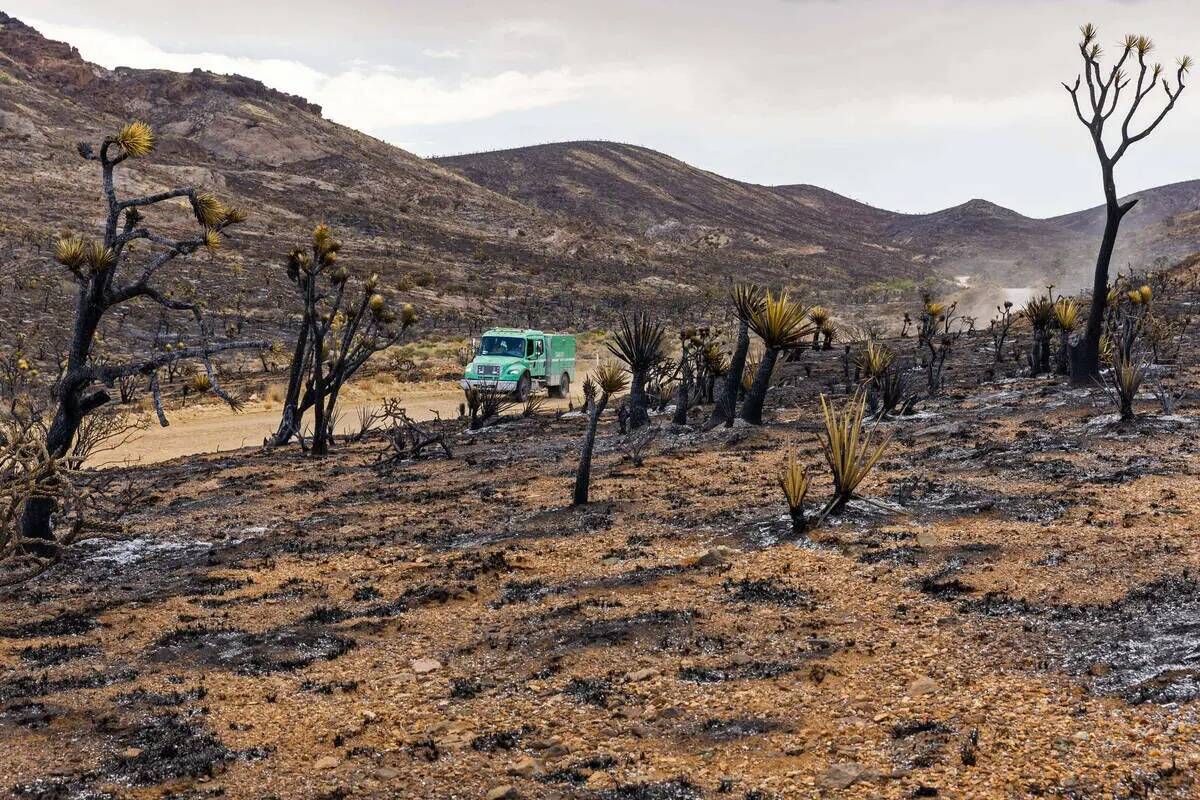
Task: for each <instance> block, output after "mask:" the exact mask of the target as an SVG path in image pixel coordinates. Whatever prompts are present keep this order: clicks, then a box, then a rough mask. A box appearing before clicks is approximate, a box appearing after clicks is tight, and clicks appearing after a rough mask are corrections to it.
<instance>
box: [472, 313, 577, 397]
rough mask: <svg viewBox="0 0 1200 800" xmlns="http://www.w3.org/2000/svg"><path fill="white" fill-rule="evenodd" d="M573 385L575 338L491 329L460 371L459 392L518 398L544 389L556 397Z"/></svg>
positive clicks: (534, 332) (560, 334)
mask: <svg viewBox="0 0 1200 800" xmlns="http://www.w3.org/2000/svg"><path fill="white" fill-rule="evenodd" d="M574 382H575V336H574V335H573V334H569V333H545V332H544V331H538V330H529V329H520V328H493V329H491V330H489V331H487V332H486V333H484V334H483V336H482V337H481V338H480V340H479V348H478V349H477V351H476V353H475V358H474V359H473V360H472V361H471V363H470V364H468V365H467V367H466V369H465V370H464V371H463V388H464V389H466V388H470V387H473V386H494V387H495V388H497V389H499V390H500V391H503V392H513V393H515V394H517V395H518V396H522V395H523V394H528V392H529V391H532V390H535V389H540V388H545V389H547V390H548V391H549V392H550V393H551V394H552V395H557V396H560V397H563V396H566V395H568V394H570V390H571V385H572V384H574Z"/></svg>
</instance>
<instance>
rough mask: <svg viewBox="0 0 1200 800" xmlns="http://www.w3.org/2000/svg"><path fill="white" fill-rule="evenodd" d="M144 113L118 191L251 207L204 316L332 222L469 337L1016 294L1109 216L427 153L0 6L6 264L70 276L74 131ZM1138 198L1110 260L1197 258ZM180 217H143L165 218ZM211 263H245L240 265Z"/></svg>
mask: <svg viewBox="0 0 1200 800" xmlns="http://www.w3.org/2000/svg"><path fill="white" fill-rule="evenodd" d="M135 118H137V119H144V120H145V121H147V122H149V123H150V124H151V125H153V126H154V128H155V129H156V131H157V133H158V135H159V145H158V148H157V150H156V152H155V153H154V154H153V155H152V156H151V157H149V158H146V159H139V160H136V161H130V162H128V166H129V168H128V169H125V170H123V171H122V175H123V178H122V181H123V183H122V185H121V188H122V190H123V191H127V192H138V193H144V192H151V191H157V190H161V189H164V188H167V187H171V186H175V185H180V184H194V185H196V186H199V187H205V188H211V189H213V190H214V191H216V192H217V193H218V194H220V195H222V196H223V197H225V198H226V199H228V200H229V201H231V202H233V203H236V204H238V205H241V206H243V207H245V208H246V209H247V210H249V211H250V212H251V217H250V220H249V222H248V223H247V224H246V225H245V226H243V228H242V229H239V230H238V232H237V233H236V235H235V236H233V237H231V240H230V242H229V244H228V247H227V248H226V249H225V250H224V251H223V252H222V253H220V254H218V255H216V256H203V257H201V258H200V259H199V260H198V263H197V264H196V265H195V266H194V267H193V268H192V269H191V270H190V271H188V272H185V273H184V276H183V278H182V279H181V285H180V286H179V287H178V289H179V290H180V291H188V292H195V293H197V294H199V295H201V296H205V295H207V296H211V298H212V300H211V302H212V303H213V304H214V306H215V305H216V304H219V303H220V302H229V301H230V298H232V297H234V296H235V295H238V296H239V297H240V296H242V295H244V302H245V304H246V305H247V306H249V308H250V309H251V310H252V311H253V312H254V313H255V314H257V315H258V316H259V317H260V318H261V319H262V320H263V322H264V324H275V323H278V322H279V321H280V320H281V318H282V315H284V314H285V313H287V311H288V309H291V308H292V307H293V303H294V298H293V297H292V288H291V287H290V286H289V285H288V284H287V282H286V280H285V279H284V277H283V269H282V261H283V258H284V256H285V254H286V253H287V252H288V251H289V250H290V249H291V247H293V246H294V245H296V244H300V243H303V242H304V241H305V239H306V237H307V235H308V232H309V231H310V230H311V228H312V226H313V225H314V224H316V223H318V222H328V223H329V224H331V225H332V226H334V228H335V230H336V231H337V233H338V234H339V235H340V236H341V237H342V238H343V239H344V240H345V241H346V249H345V255H346V258H347V263H349V264H350V265H351V266H353V267H359V268H361V271H362V273H363V274H366V273H369V272H371V271H376V272H379V273H380V275H381V277H382V278H383V281H384V282H385V283H390V284H392V285H402V286H404V287H405V288H404V292H403V293H404V295H405V299H406V300H411V301H413V302H415V303H416V304H418V305H419V306H420V307H421V308H422V311H423V312H424V314H425V319H426V322H427V324H428V326H429V327H428V329H437V328H439V327H440V328H442V329H461V323H462V318H463V317H465V316H466V317H474V318H477V319H479V320H482V321H485V322H493V321H504V322H510V323H524V322H527V321H528V322H535V323H536V324H542V325H547V326H551V325H562V324H571V325H575V326H580V325H581V324H583V325H589V326H591V325H603V324H607V322H608V321H610V320H611V316H612V313H613V311H614V310H615V309H617V308H621V307H625V306H628V305H629V304H630V303H637V304H645V303H655V304H659V305H674V306H676V307H677V306H679V305H681V304H687V303H692V302H695V301H696V300H697V299H699V298H702V297H703V296H704V293H705V292H709V293H712V292H714V291H719V288H720V286H721V285H722V284H723V283H724V281H725V280H727V279H729V278H733V277H738V278H752V279H756V280H760V281H763V282H766V283H771V284H782V285H791V286H798V287H809V288H812V289H813V290H815V291H819V292H821V293H838V292H845V291H848V290H852V289H854V288H856V287H860V286H863V285H866V284H877V283H885V282H887V281H889V280H893V279H912V280H921V279H924V278H926V277H929V276H933V275H940V276H952V275H955V274H960V273H972V274H981V275H988V276H989V277H991V278H993V279H994V280H996V281H997V282H999V283H1004V284H1007V285H1013V282H1017V283H1018V284H1021V285H1023V284H1024V283H1026V282H1029V281H1039V280H1042V279H1043V278H1044V277H1045V276H1046V275H1047V273H1048V272H1050V271H1052V270H1054V269H1060V268H1061V269H1070V268H1081V269H1082V268H1086V267H1087V265H1088V264H1090V262H1091V259H1092V258H1093V254H1094V249H1095V247H1096V238H1097V237H1098V225H1102V222H1103V218H1102V214H1101V213H1099V212H1098V211H1097V210H1096V209H1091V210H1086V211H1081V212H1078V213H1076V214H1071V215H1066V216H1064V217H1058V218H1055V219H1050V220H1036V219H1031V218H1028V217H1025V216H1022V215H1021V214H1018V213H1016V212H1014V211H1010V210H1008V209H1004V208H1001V207H999V206H996V205H994V204H991V203H988V202H986V201H983V200H973V201H970V202H968V203H965V204H963V205H960V206H956V207H954V208H950V209H946V210H943V211H938V212H935V213H932V214H920V215H914V214H899V213H895V212H891V211H887V210H884V209H879V208H875V207H872V206H870V205H867V204H864V203H861V202H857V201H855V200H851V199H849V198H846V197H842V196H841V195H838V194H836V193H834V192H830V191H827V190H825V189H822V188H820V187H816V186H809V185H803V184H798V185H788V186H773V187H772V186H760V185H755V184H749V183H745V182H742V181H737V180H733V179H730V178H725V177H722V176H720V175H716V174H714V173H711V172H707V171H704V170H701V169H697V168H695V167H692V166H690V165H688V164H686V163H684V162H682V161H680V160H678V159H675V158H672V157H670V156H668V155H664V154H662V153H657V152H655V151H653V150H649V149H646V148H643V147H637V146H634V145H624V144H614V143H609V142H570V143H562V144H551V145H541V146H536V147H526V148H519V149H516V150H505V151H497V152H489V153H480V154H474V155H464V156H456V157H451V158H441V159H435V160H426V159H422V158H419V157H417V156H414V155H412V154H411V153H408V152H406V151H404V150H402V149H400V148H397V147H394V146H392V145H389V144H386V143H384V142H381V141H379V140H377V139H374V138H372V137H370V136H367V135H365V134H362V133H360V132H358V131H355V130H352V129H350V128H347V127H345V126H342V125H338V124H336V123H333V122H331V121H329V120H327V119H325V118H323V116H322V115H321V109H320V107H318V106H316V105H314V104H312V103H309V102H308V101H306V100H305V99H303V98H300V97H296V96H293V95H288V94H285V93H282V92H278V91H275V90H273V89H271V88H269V87H267V86H265V85H263V84H262V83H260V82H258V81H255V80H252V79H249V78H244V77H240V76H236V75H233V76H222V75H215V74H212V73H207V72H202V71H199V70H196V71H193V72H190V73H175V72H168V71H164V70H142V69H128V68H118V69H115V70H108V69H104V68H102V67H99V66H96V65H94V64H90V63H88V62H86V61H84V60H83V59H82V58H81V57H80V55H79V53H78V52H77V51H76V50H75V49H74V48H73V47H71V46H70V45H69V44H65V43H61V42H54V41H50V40H48V39H46V38H44V37H42V36H41V35H40V34H39V33H38V32H37V31H36V30H34V29H33V28H31V27H29V26H27V25H25V24H23V23H21V22H20V21H19V20H16V19H14V18H12V17H9V16H7V15H4V14H3V13H2V12H0V144H2V146H0V244H2V245H3V247H4V250H5V252H6V253H7V255H8V258H7V263H6V264H0V269H12V270H13V271H14V273H17V274H24V273H28V274H33V275H46V276H53V278H54V279H56V280H57V279H61V278H62V277H63V275H62V273H61V271H60V270H58V269H57V268H56V267H55V266H54V265H53V264H51V263H50V262H49V258H48V256H47V250H46V247H47V245H49V244H50V243H51V242H52V241H53V239H54V237H55V236H56V235H58V234H59V233H61V232H64V231H71V232H82V233H86V232H89V231H95V230H96V229H97V226H98V224H99V222H100V219H99V213H100V211H101V205H100V201H99V200H100V198H99V187H98V181H97V175H96V168H95V165H94V164H90V163H88V162H85V161H83V160H82V159H80V158H79V156H78V154H77V153H76V150H75V145H76V142H78V141H80V140H92V141H98V140H99V139H100V138H101V137H102V136H103V135H106V134H108V133H111V132H113V131H115V130H116V129H117V128H118V127H119V126H120V125H121V124H122V123H123V122H125V121H127V120H129V119H135ZM1141 196H1142V197H1143V200H1142V203H1140V204H1139V208H1138V209H1137V210H1136V211H1135V212H1134V213H1133V214H1132V215H1131V216H1130V217H1129V221H1128V222H1127V226H1126V230H1125V234H1124V235H1123V237H1122V241H1121V246H1120V250H1119V252H1118V257H1117V262H1116V263H1118V264H1124V263H1125V262H1126V261H1133V262H1135V263H1139V264H1148V263H1150V262H1152V261H1153V260H1154V259H1156V258H1159V257H1164V258H1167V259H1171V260H1174V259H1178V258H1181V257H1183V256H1185V255H1187V254H1190V253H1192V252H1195V251H1197V250H1200V212H1197V211H1196V209H1197V207H1198V206H1200V182H1197V181H1190V182H1186V183H1180V184H1173V185H1171V186H1165V187H1159V188H1157V189H1152V190H1149V191H1147V192H1143V193H1141ZM158 213H159V214H161V212H158ZM186 219H187V217H186V214H183V213H180V214H179V216H178V220H177V219H175V218H174V215H166V214H161V219H160V218H159V217H158V216H156V217H155V218H154V220H153V221H154V222H155V223H157V224H161V225H164V226H166V227H167V230H168V231H169V230H171V226H172V225H173V224H176V222H178V221H179V220H182V221H185V222H186ZM204 259H214V260H215V261H216V262H217V263H218V264H221V265H225V266H231V265H232V264H235V263H240V264H241V265H242V266H244V267H245V270H244V272H243V274H244V275H245V276H247V277H245V278H242V279H240V282H239V281H238V280H235V271H233V270H212V269H208V268H207V267H208V266H211V262H207V261H205V260H204ZM201 275H203V278H201V277H200V276H201ZM239 302H241V301H240V300H239ZM62 305H63V308H61V309H58V311H59V312H61V313H63V314H65V313H68V312H69V308H67V307H66V306H67V305H68V304H67V303H65V302H64V303H63V304H62ZM9 313H15V312H9ZM47 313H49V312H47ZM21 314H24V315H25V317H26V318H32V316H33V315H32V312H30V311H28V310H25V311H22V312H21ZM581 320H584V322H582V323H581Z"/></svg>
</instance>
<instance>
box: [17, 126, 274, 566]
mask: <svg viewBox="0 0 1200 800" xmlns="http://www.w3.org/2000/svg"><path fill="white" fill-rule="evenodd" d="M154 144H155V138H154V132H153V131H152V130H151V128H150V127H149V126H148V125H146V124H144V123H141V122H131V123H129V124H128V125H126V126H124V127H123V128H122V129H121V130H120V131H119V132H118V133H117V134H116V135H113V136H108V137H106V138H105V139H103V140H102V141H101V142H100V144H99V147H98V148H97V147H95V146H93V145H91V144H88V143H86V142H84V143H80V145H79V148H78V149H79V154H80V155H81V156H82V157H83V158H84V159H85V160H87V161H90V162H95V163H96V164H98V165H99V167H100V181H101V191H102V196H103V198H104V207H105V215H104V219H105V221H104V232H103V234H102V236H101V237H100V238H98V239H91V238H85V237H82V236H68V237H66V238H63V239H60V240H59V241H58V244H57V246H56V248H55V256H56V258H57V260H58V262H59V263H60V264H62V265H63V266H64V267H66V269H67V270H68V271H69V272H70V274H71V278H72V279H73V280H74V282H75V284H76V285H77V286H78V297H77V300H76V303H75V316H74V320H73V323H72V327H71V339H70V343H69V345H68V348H67V353H66V364H65V367H64V368H63V373H62V376H61V378H60V379H59V380H58V382H57V383H56V385H55V387H54V390H53V398H52V401H53V404H54V411H53V416H52V418H51V421H50V423H49V426H48V427H47V429H46V433H45V439H44V443H43V445H44V449H45V452H46V454H47V456H48V457H49V458H51V459H55V460H58V459H62V458H63V457H65V456H67V454H68V453H69V452H70V450H71V447H72V444H73V442H74V440H75V437H76V434H77V432H78V431H79V428H80V425H81V424H82V423H83V420H84V418H85V417H86V416H87V415H88V414H90V413H92V412H94V411H95V410H97V409H98V408H100V407H101V406H103V405H105V404H106V403H108V402H109V400H110V395H109V390H110V389H112V388H113V387H114V386H115V385H116V384H117V382H118V381H120V380H121V379H122V378H125V377H127V376H130V375H142V376H145V377H146V379H147V381H148V383H149V387H150V391H151V396H152V398H153V400H154V404H155V407H156V409H157V411H158V415H159V420H160V422H162V423H163V424H166V418H165V415H164V414H163V410H162V403H161V397H160V394H159V384H158V374H159V370H161V369H162V368H163V367H165V366H167V365H170V364H173V363H175V362H178V361H181V360H185V359H193V360H198V361H200V362H201V363H202V364H203V367H204V370H205V373H206V374H207V375H208V378H209V380H210V386H211V389H212V391H213V392H214V393H215V394H217V395H218V396H219V397H221V398H222V399H224V400H226V401H227V402H229V403H230V405H232V406H234V407H235V408H236V407H237V405H238V402H237V399H236V398H234V397H232V396H231V395H229V394H227V393H226V392H224V391H223V390H222V389H221V387H220V385H219V383H218V380H217V375H216V371H215V369H214V368H213V364H212V362H211V360H210V358H211V356H212V355H213V354H215V353H218V352H221V351H227V350H235V349H239V348H241V349H254V348H263V347H267V346H268V345H269V343H268V342H257V341H213V340H212V338H211V336H210V331H209V328H208V326H207V324H206V323H205V319H204V315H203V313H202V311H201V306H200V304H199V302H196V301H188V300H182V299H178V298H176V297H173V296H172V294H171V293H170V291H168V290H166V289H163V288H162V287H161V286H160V285H159V284H158V282H157V280H158V279H161V278H162V274H163V272H164V270H166V269H167V268H168V267H170V266H171V265H172V264H174V263H175V262H176V260H177V259H179V258H182V257H187V256H190V255H192V254H194V253H196V252H198V251H201V250H208V251H216V250H217V249H218V248H220V246H221V243H222V236H223V233H224V232H225V231H226V230H227V229H228V228H230V227H232V226H234V225H236V224H238V223H240V222H242V221H243V220H245V218H246V215H245V214H244V213H243V212H241V211H240V210H238V209H236V208H232V207H230V206H227V205H225V204H224V203H223V202H221V201H220V200H218V199H217V198H216V197H215V196H214V195H212V194H209V193H208V192H204V191H200V190H197V189H195V188H193V187H182V188H177V189H169V190H167V191H163V192H158V193H155V194H151V195H146V196H142V197H127V198H122V197H120V196H119V195H118V192H117V188H116V181H115V177H114V174H115V172H116V169H117V167H119V166H120V165H121V164H122V163H124V162H125V161H126V160H127V159H130V158H141V157H144V156H147V155H149V154H150V153H151V152H152V151H153V150H154ZM178 201H183V202H184V203H186V204H187V207H188V208H189V210H190V212H191V214H192V216H193V217H194V218H195V221H196V224H197V226H198V230H197V232H196V233H195V234H194V235H193V236H191V237H187V238H183V239H173V238H170V237H167V236H163V235H161V234H158V233H155V232H154V231H153V230H152V229H151V227H150V226H149V225H148V224H147V222H146V217H145V214H144V212H145V211H148V210H150V209H156V210H158V209H161V210H168V209H174V208H177V204H178ZM135 242H138V243H141V242H145V243H147V244H148V245H149V247H147V248H146V249H145V250H144V251H143V250H136V251H135V248H134V247H133V246H132V245H133V244H134V243H135ZM139 300H141V301H145V302H149V303H155V304H157V305H159V306H161V307H162V308H163V309H164V310H165V311H172V312H182V313H186V314H189V315H190V316H191V317H192V318H193V320H194V322H195V325H196V328H197V339H196V341H197V344H195V345H192V346H190V347H177V348H174V349H173V350H171V351H169V352H162V351H159V352H148V353H142V354H137V353H136V348H131V349H134V350H135V354H134V355H131V356H129V357H128V358H124V359H122V360H120V361H116V360H106V361H105V362H104V363H99V362H98V361H97V359H96V358H95V352H94V345H95V342H96V339H97V336H98V332H99V330H100V327H101V323H102V322H103V320H104V319H105V317H106V315H108V314H109V312H111V311H113V310H114V309H117V308H119V307H121V306H124V305H126V304H129V303H132V302H135V301H139ZM59 510H60V507H59V502H58V500H57V499H56V498H55V497H53V496H48V495H47V494H45V493H37V494H34V495H31V496H29V497H28V498H27V499H26V500H25V501H24V502H23V506H22V520H21V528H22V537H23V541H24V542H25V545H24V546H25V547H27V548H29V549H31V550H33V551H35V552H36V553H37V554H38V555H42V556H48V557H53V556H55V555H56V554H57V553H58V551H59V546H58V544H57V543H56V541H55V533H54V519H55V515H56V513H57V512H58V511H59Z"/></svg>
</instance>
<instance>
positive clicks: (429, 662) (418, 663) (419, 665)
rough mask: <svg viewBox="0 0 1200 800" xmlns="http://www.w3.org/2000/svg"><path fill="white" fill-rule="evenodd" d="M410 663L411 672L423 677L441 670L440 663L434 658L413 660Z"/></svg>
mask: <svg viewBox="0 0 1200 800" xmlns="http://www.w3.org/2000/svg"><path fill="white" fill-rule="evenodd" d="M411 663H412V669H413V672H415V673H417V674H418V675H425V674H427V673H430V672H435V671H437V670H439V669H441V668H442V662H440V661H438V660H437V659H436V658H414V659H413V660H412V662H411Z"/></svg>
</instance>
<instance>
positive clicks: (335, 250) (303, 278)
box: [272, 225, 416, 455]
mask: <svg viewBox="0 0 1200 800" xmlns="http://www.w3.org/2000/svg"><path fill="white" fill-rule="evenodd" d="M341 249H342V243H341V242H339V241H338V240H336V239H334V238H333V234H332V232H331V231H330V230H329V227H328V226H326V225H318V226H317V227H316V229H315V230H313V235H312V242H311V244H310V246H309V247H308V248H299V247H298V248H296V249H294V250H292V252H291V254H290V255H289V256H288V259H287V274H288V278H290V279H291V281H292V283H294V284H295V285H296V288H297V289H298V290H299V292H300V296H301V299H302V301H303V303H304V308H303V312H302V315H301V319H300V330H299V331H298V332H297V334H296V344H295V347H294V349H293V352H292V365H291V370H290V372H289V374H288V385H287V392H286V394H285V396H284V401H283V415H282V418H281V419H280V422H279V430H278V431H277V432H276V434H275V437H274V440H273V441H272V444H274V445H277V446H278V445H283V444H287V442H289V441H291V439H292V437H293V436H296V437H300V438H301V444H302V445H303V444H304V441H303V437H302V436H301V433H300V425H301V421H302V420H303V418H304V414H305V413H306V412H307V411H308V410H309V409H312V411H313V435H312V448H311V449H312V452H313V454H314V455H325V454H326V453H328V452H329V446H330V445H331V444H332V443H333V425H332V424H331V423H332V420H334V419H335V418H336V414H337V410H336V407H337V400H338V394H339V393H340V391H341V389H342V386H343V385H344V384H345V383H346V381H348V380H349V379H350V378H352V377H354V374H355V373H356V372H358V370H359V369H360V368H361V367H362V366H363V365H364V364H366V363H367V361H368V360H369V359H370V358H371V356H373V355H375V354H376V353H378V352H379V351H381V350H385V349H386V348H388V347H390V346H392V345H393V344H395V343H396V342H398V341H399V340H400V339H401V338H402V337H403V336H404V334H405V332H406V331H407V330H408V328H409V326H410V325H412V323H413V322H415V321H416V312H415V311H414V309H413V307H412V306H411V305H409V304H407V303H406V304H404V305H403V306H401V307H400V310H399V311H398V312H397V311H395V310H393V309H392V308H391V307H390V304H389V302H388V299H387V297H386V296H384V294H383V293H382V292H381V291H379V290H378V283H379V278H378V276H376V275H372V276H371V277H369V278H368V279H367V280H366V281H363V283H362V284H361V285H360V286H359V287H358V288H357V289H356V288H354V287H353V286H352V285H351V280H350V271H349V270H348V269H347V268H346V267H345V265H343V264H342V263H341V262H340V260H339V258H338V254H339V253H340V251H341Z"/></svg>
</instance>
